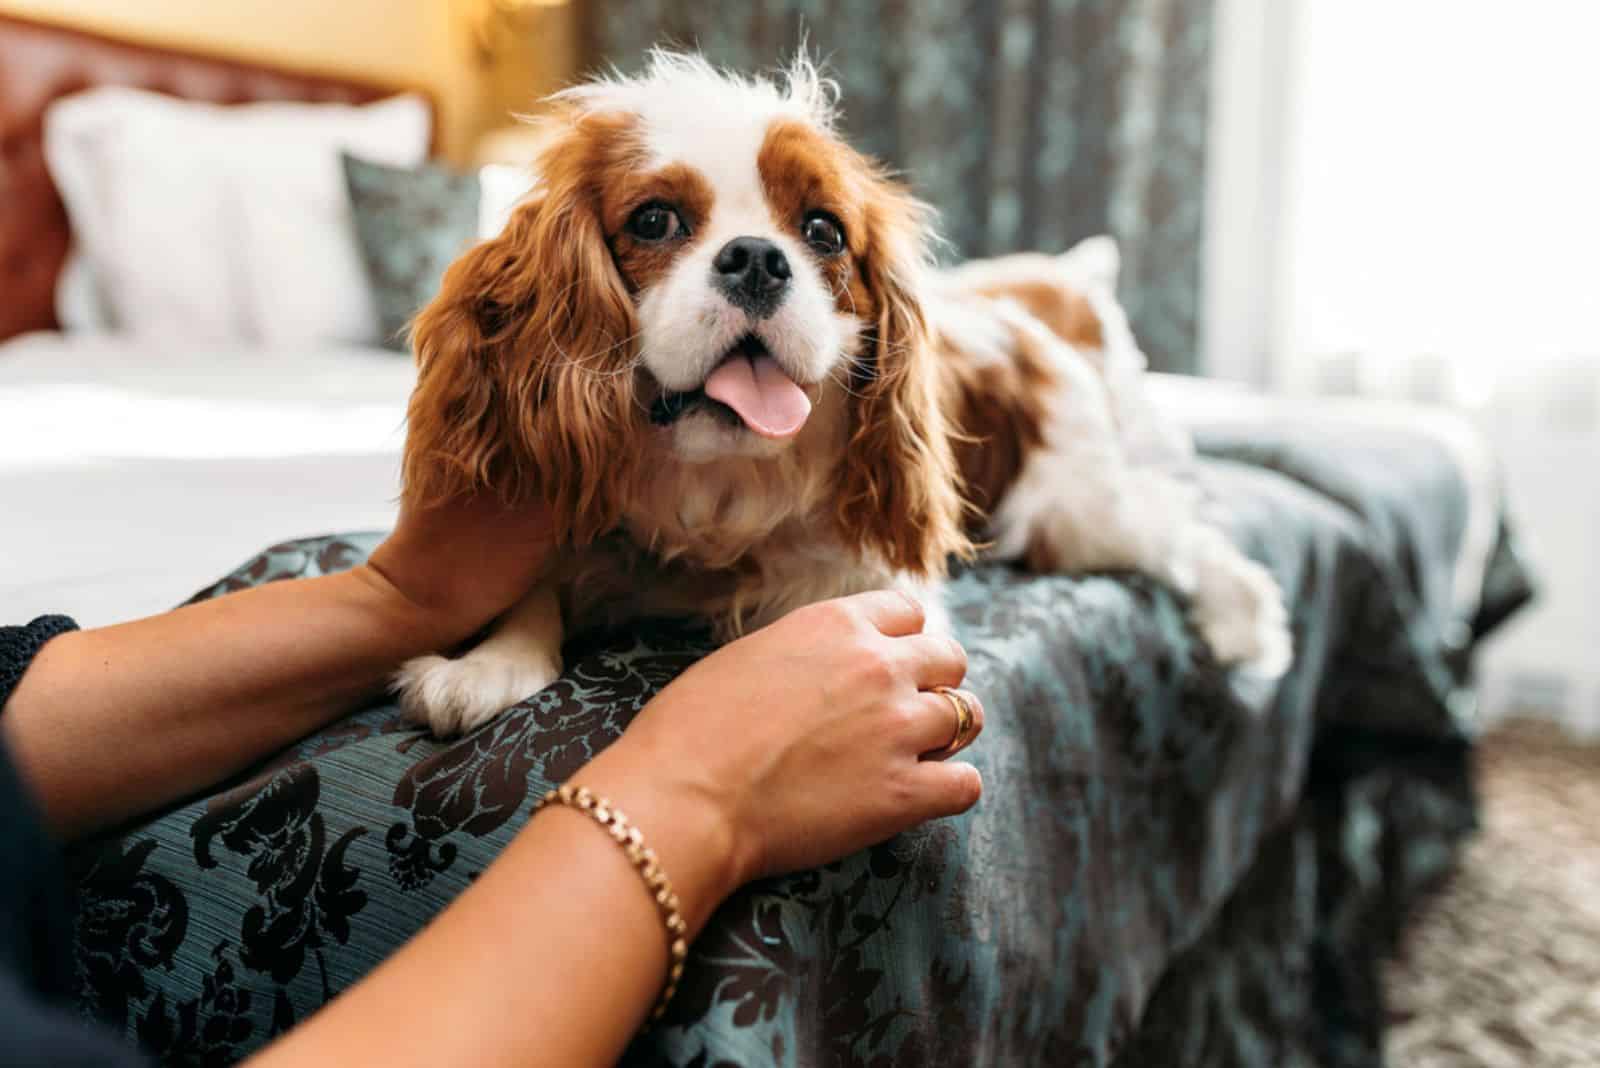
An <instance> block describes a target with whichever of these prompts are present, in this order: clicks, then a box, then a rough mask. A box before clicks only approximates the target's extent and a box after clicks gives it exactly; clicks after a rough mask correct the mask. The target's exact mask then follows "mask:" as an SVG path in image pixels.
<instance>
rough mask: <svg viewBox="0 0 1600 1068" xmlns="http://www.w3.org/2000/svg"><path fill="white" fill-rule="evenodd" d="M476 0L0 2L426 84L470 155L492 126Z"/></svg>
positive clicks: (457, 150)
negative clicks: (475, 32)
mask: <svg viewBox="0 0 1600 1068" xmlns="http://www.w3.org/2000/svg"><path fill="white" fill-rule="evenodd" d="M479 6H480V5H479V4H477V3H475V2H474V0H335V2H329V0H220V2H219V0H0V11H3V12H7V13H10V14H16V15H21V16H25V17H29V18H36V19H40V20H46V21H52V22H61V23H67V24H71V25H78V26H84V27H87V28H89V29H93V30H97V31H100V32H103V33H107V34H111V35H114V36H118V37H127V38H132V39H136V40H144V41H150V42H153V43H158V44H163V45H175V46H178V47H181V48H192V49H194V50H196V51H204V52H217V53H223V54H229V55H236V56H239V57H241V58H245V59H254V60H260V61H263V62H270V63H276V64H280V65H285V66H291V67H303V68H307V69H311V70H318V71H328V72H330V73H338V74H348V75H354V76H357V77H364V78H371V79H373V80H376V81H380V82H393V83H395V84H397V85H403V86H416V87H420V88H425V89H427V90H429V91H430V92H431V93H432V94H433V95H434V98H435V100H436V102H437V104H438V107H439V118H440V143H441V147H442V149H443V150H444V153H445V154H446V155H447V156H449V157H451V158H453V159H456V160H465V159H466V158H468V157H469V155H470V153H471V149H472V145H473V142H474V141H475V140H476V137H477V135H478V133H479V132H481V130H482V129H483V128H485V127H487V126H491V125H495V124H496V119H495V118H494V117H493V115H494V109H493V107H492V105H491V103H490V101H489V98H490V96H491V90H490V89H489V87H488V80H487V78H486V76H485V75H484V74H483V73H482V71H481V69H480V67H479V66H478V64H477V63H476V62H475V48H474V46H473V43H472V34H471V33H470V31H469V29H468V23H469V17H470V15H471V13H472V12H473V11H475V10H478V9H479Z"/></svg>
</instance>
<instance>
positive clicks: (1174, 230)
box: [586, 0, 1213, 371]
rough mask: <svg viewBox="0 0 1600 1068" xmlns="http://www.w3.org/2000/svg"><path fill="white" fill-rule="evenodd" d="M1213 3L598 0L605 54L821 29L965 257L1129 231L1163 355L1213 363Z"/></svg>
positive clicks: (754, 60)
mask: <svg viewBox="0 0 1600 1068" xmlns="http://www.w3.org/2000/svg"><path fill="white" fill-rule="evenodd" d="M1212 5H1213V0H590V2H589V4H588V5H587V12H586V21H587V29H588V37H589V41H588V43H589V47H590V52H591V55H590V58H591V60H593V61H594V62H604V63H614V64H616V65H617V66H618V67H620V68H622V69H623V70H629V69H632V68H635V67H637V66H638V65H639V63H640V60H641V57H642V56H643V53H644V51H645V49H646V48H648V47H649V46H651V45H653V44H657V43H667V44H674V45H680V46H685V45H687V46H694V47H698V48H699V49H701V50H702V51H704V52H705V53H706V55H707V56H709V57H710V58H711V59H712V60H713V61H715V62H717V63H720V64H725V65H728V66H733V67H738V68H741V69H744V70H759V69H765V68H771V67H773V66H775V65H776V64H777V63H778V62H779V61H780V59H782V58H785V57H786V56H787V55H789V54H791V53H792V52H793V51H794V49H795V47H796V46H797V44H798V43H799V40H800V36H801V34H802V32H803V33H804V34H805V35H806V37H807V38H808V39H809V41H810V43H811V48H812V50H813V52H814V53H815V54H819V55H820V56H821V57H822V58H823V59H824V60H825V61H826V62H827V64H828V66H829V67H830V68H831V72H832V73H833V75H834V76H835V77H837V78H838V80H839V82H840V84H841V86H842V87H843V90H844V123H845V128H846V132H847V133H848V134H849V135H850V137H851V138H852V140H853V142H854V143H855V144H856V145H857V146H859V147H861V148H863V149H865V150H867V151H870V152H872V153H873V154H875V155H877V156H878V157H879V158H881V159H884V160H886V161H888V162H889V163H891V164H892V165H894V166H895V167H897V168H899V169H900V170H901V171H902V172H903V173H904V174H905V176H906V177H907V178H908V179H909V180H910V182H911V183H912V185H914V186H915V187H916V189H917V190H918V192H919V193H920V194H921V195H922V196H923V197H924V198H925V199H927V200H929V201H931V202H932V203H933V204H934V205H936V206H937V207H938V208H939V210H940V212H941V214H942V217H943V230H944V233H945V236H946V237H947V238H949V239H950V241H951V242H952V245H953V249H954V254H955V255H960V256H981V255H988V254H992V253H998V252H1009V251H1016V250H1021V249H1038V250H1042V251H1054V250H1061V249H1065V248H1066V247H1068V246H1069V245H1070V244H1072V243H1073V242H1074V241H1077V240H1078V239H1080V238H1083V237H1087V236H1089V235H1091V234H1096V233H1111V234H1113V235H1115V236H1116V237H1117V239H1118V240H1119V241H1120V242H1121V245H1122V252H1123V275H1122V294H1121V295H1122V298H1123V300H1124V302H1125V303H1126V305H1127V307H1128V312H1129V316H1130V317H1131V319H1132V320H1133V326H1134V329H1135V330H1136V331H1137V332H1138V335H1139V338H1140V341H1141V342H1142V344H1143V346H1144V348H1145V351H1146V352H1147V353H1148V354H1149V356H1150V360H1151V363H1152V365H1153V366H1154V367H1155V368H1156V369H1158V370H1169V371H1193V370H1195V368H1196V365H1197V353H1196V341H1197V337H1198V332H1197V322H1196V320H1197V316H1198V311H1199V289H1200V251H1201V223H1202V206H1203V204H1204V200H1205V195H1204V181H1203V175H1204V168H1205V147H1206V146H1205V140H1206V110H1207V96H1208V92H1207V89H1208V72H1209V65H1210V53H1211V31H1212V19H1211V15H1212Z"/></svg>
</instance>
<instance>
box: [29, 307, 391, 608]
mask: <svg viewBox="0 0 1600 1068" xmlns="http://www.w3.org/2000/svg"><path fill="white" fill-rule="evenodd" d="M413 380H414V372H413V369H412V366H411V361H410V360H409V359H408V358H407V357H406V356H403V355H401V354H399V353H394V352H387V351H384V350H379V349H361V348H331V349H318V350H316V351H304V350H301V351H293V352H289V351H274V350H264V349H251V348H245V347H239V346H234V347H229V346H223V345H217V344H211V345H208V346H206V347H204V348H193V347H190V348H184V347H182V346H180V345H175V344H172V343H159V344H158V343H152V342H139V341H135V340H132V339H128V338H122V337H117V336H114V335H72V336H68V335H62V334H32V335H28V336H26V337H22V338H17V339H15V340H13V341H11V342H7V343H6V344H4V345H0V622H7V623H10V622H18V621H26V620H27V619H30V618H32V617H33V616H35V615H38V614H41V613H45V612H64V613H66V614H68V615H71V616H74V617H75V618H76V619H77V620H78V621H79V622H80V623H82V624H83V625H85V626H92V625H101V624H106V623H114V622H119V621H122V620H126V619H134V618H137V617H139V616H144V615H149V614H151V613H153V612H159V611H161V610H163V609H165V608H170V607H171V606H173V605H174V604H176V603H178V602H179V601H182V600H183V599H185V598H186V597H188V596H189V595H190V594H192V593H193V592H195V590H197V589H199V588H200V587H201V586H203V585H205V584H206V583H208V582H211V581H212V580H214V579H216V578H218V577H220V576H221V575H222V574H224V573H225V572H226V571H228V570H229V569H231V568H232V567H234V566H235V565H237V564H240V563H242V562H244V561H245V560H246V559H248V558H249V557H250V555H251V554H252V553H254V552H255V551H257V550H258V549H261V548H263V547H265V546H267V545H269V544H271V543H273V542H276V541H281V540H284V539H286V538H293V537H301V536H305V535H314V534H326V533H332V532H336V531H349V530H381V529H387V528H388V527H389V526H391V525H392V524H393V522H394V516H395V510H396V506H395V496H396V493H397V489H398V475H399V457H400V446H401V443H402V441H403V438H404V427H403V423H404V416H405V402H406V398H407V396H408V395H409V393H410V390H411V385H412V382H413Z"/></svg>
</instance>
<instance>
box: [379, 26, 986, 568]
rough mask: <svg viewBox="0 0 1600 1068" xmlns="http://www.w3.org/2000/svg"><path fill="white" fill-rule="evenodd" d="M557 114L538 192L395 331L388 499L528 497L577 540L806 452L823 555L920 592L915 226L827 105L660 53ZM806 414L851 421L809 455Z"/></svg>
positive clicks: (795, 80)
mask: <svg viewBox="0 0 1600 1068" xmlns="http://www.w3.org/2000/svg"><path fill="white" fill-rule="evenodd" d="M553 104H554V109H553V114H552V115H551V117H550V118H549V119H547V120H546V121H547V123H548V125H547V132H548V138H547V140H546V141H545V147H544V149H543V151H542V153H541V155H540V158H539V160H538V164H537V175H538V180H537V185H536V187H535V190H534V192H533V193H532V194H531V195H530V197H529V198H528V200H527V201H526V202H525V203H524V204H523V205H522V206H521V207H519V208H518V210H517V211H516V212H515V214H514V215H513V217H512V218H511V220H510V222H509V223H508V225H507V226H506V228H505V230H504V231H503V232H502V233H501V234H500V236H498V237H496V238H494V239H492V240H489V241H487V242H484V243H483V244H480V245H478V246H477V247H476V248H474V249H472V250H471V251H470V252H468V253H467V254H466V255H465V256H464V257H462V259H460V260H459V261H458V262H457V263H456V264H455V265H453V266H452V267H451V268H450V270H449V271H448V272H447V274H446V275H445V279H444V284H443V286H442V288H441V291H440V293H439V295H438V296H437V298H435V299H434V301H433V302H432V303H431V304H429V305H428V307H427V308H425V309H424V310H423V312H422V313H421V314H420V315H419V317H418V318H417V320H416V322H415V324H414V326H413V343H414V346H415V348H416V352H417V358H418V361H419V364H420V378H419V385H418V389H417V391H416V393H415V395H414V396H413V399H412V403H411V411H410V434H409V438H408V441H407V447H406V458H405V478H406V490H407V493H408V494H410V495H412V496H413V497H415V498H421V499H439V498H444V497H448V496H452V495H455V494H458V493H463V492H471V491H477V490H480V489H485V488H487V489H490V490H493V491H495V492H497V493H499V494H500V495H501V496H503V497H504V498H505V499H507V500H509V501H517V502H527V501H533V500H541V501H543V502H544V503H545V504H546V505H548V506H549V507H550V508H551V509H552V517H553V519H554V521H555V526H556V529H557V531H558V532H559V535H560V536H561V537H562V538H563V539H564V540H570V541H575V542H582V541H586V540H588V539H590V538H593V537H595V536H597V535H599V534H601V533H604V532H605V531H607V530H609V529H610V528H612V527H613V526H615V525H616V524H617V522H618V520H619V518H620V517H621V515H622V513H623V511H624V509H625V507H626V503H627V501H626V498H627V495H628V494H629V493H630V492H631V489H630V487H635V486H637V484H638V482H637V480H638V479H639V478H640V477H649V475H650V473H651V471H652V470H655V469H660V468H661V467H662V466H663V465H667V464H670V465H671V466H673V467H674V468H675V469H676V468H685V467H687V469H690V470H692V469H694V468H696V467H700V466H702V465H714V464H719V463H750V462H761V461H763V460H769V459H775V458H778V457H781V456H782V455H783V454H784V453H785V452H786V451H787V450H792V449H796V448H813V449H815V448H818V447H824V448H830V449H831V450H832V453H833V454H832V455H831V456H830V457H828V458H827V462H828V463H829V464H830V467H831V472H830V476H829V477H831V478H832V479H833V484H832V488H831V491H830V492H831V495H832V499H833V501H834V503H835V505H836V507H835V509H834V510H835V512H836V517H835V518H836V520H837V523H838V525H839V529H840V532H841V534H842V535H843V536H844V537H845V538H846V539H848V540H850V541H852V542H853V543H855V544H858V545H861V546H863V547H865V548H867V549H869V550H871V551H873V552H874V553H875V554H877V555H879V556H881V557H882V558H883V559H884V560H885V561H886V562H887V563H889V564H890V565H891V566H894V567H897V568H901V569H905V570H911V571H916V572H934V571H938V570H939V569H940V568H941V567H942V566H943V562H944V559H945V557H946V555H947V554H948V553H949V552H951V551H959V550H961V549H963V548H964V547H965V543H964V541H963V540H962V536H961V534H960V529H961V527H960V514H959V513H960V507H961V506H960V499H959V494H958V491H957V488H956V474H955V470H954V466H953V463H952V460H951V456H950V448H949V444H948V442H947V440H946V437H947V435H946V431H945V427H944V423H943V416H942V414H941V411H940V404H939V398H938V396H937V391H938V378H937V374H936V369H935V368H934V366H933V362H932V361H933V360H934V355H933V353H932V351H931V350H930V345H929V337H928V326H927V322H926V320H925V317H924V314H923V309H922V308H921V306H920V305H919V303H918V299H917V294H918V291H919V277H920V276H921V274H922V272H923V271H924V270H925V269H926V265H927V264H926V261H927V245H928V241H929V240H930V229H929V222H930V220H929V213H928V211H927V209H926V208H925V207H924V206H923V205H921V204H920V203H919V202H917V201H916V200H915V199H913V198H912V197H911V196H910V195H909V194H908V193H907V192H906V191H905V190H904V189H903V188H901V187H900V186H899V185H897V184H896V183H895V182H893V181H892V180H890V179H889V177H888V176H887V175H886V174H885V173H884V172H883V170H882V169H881V168H880V167H878V166H877V165H876V164H874V163H873V162H872V161H870V160H869V159H867V158H866V157H864V156H862V155H860V154H859V153H857V152H855V151H854V150H852V149H851V148H850V147H849V146H848V145H846V144H845V143H844V142H843V141H841V140H840V139H839V138H838V137H837V136H836V134H835V132H834V129H833V110H834V94H833V90H832V87H831V85H830V84H829V83H827V82H826V81H824V80H823V79H821V78H820V77H819V76H818V75H817V72H816V71H815V69H814V68H813V67H812V66H811V64H810V63H809V62H808V61H806V60H805V59H803V58H802V59H800V60H798V61H796V63H795V64H794V65H793V66H792V67H791V68H790V69H789V71H788V72H787V74H786V75H785V76H784V77H783V78H782V79H780V80H778V81H767V80H762V79H744V78H739V77H736V76H732V75H728V74H725V73H722V72H718V71H716V70H714V69H713V68H712V67H710V66H709V65H708V64H706V63H705V62H704V61H703V60H701V59H699V58H698V57H692V56H683V55H677V54H671V53H656V54H654V55H653V57H652V60H651V63H650V65H649V66H648V68H647V69H646V71H645V72H644V73H643V74H642V75H640V76H638V77H635V78H610V79H603V80H599V81H595V82H592V83H589V84H587V85H583V86H580V87H578V88H576V89H572V90H569V91H567V92H565V93H562V94H560V95H559V96H558V97H557V98H556V99H555V100H554V101H553ZM819 405H831V406H835V407H836V408H839V409H842V410H844V411H845V412H846V413H847V414H846V416H845V419H844V422H845V424H846V429H845V430H844V431H843V432H841V433H839V434H837V435H836V438H837V440H836V441H834V442H832V443H831V444H829V443H824V445H822V446H819V445H818V443H817V440H816V439H817V438H818V435H817V434H815V433H813V434H811V435H807V434H806V432H805V431H806V425H807V421H808V418H809V417H810V416H811V414H812V410H813V408H814V407H817V406H819ZM808 442H809V444H807V443H808Z"/></svg>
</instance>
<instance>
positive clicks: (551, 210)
mask: <svg viewBox="0 0 1600 1068" xmlns="http://www.w3.org/2000/svg"><path fill="white" fill-rule="evenodd" d="M606 128H607V127H606V124H605V123H603V122H594V121H591V122H588V123H585V124H573V125H571V126H569V127H567V128H566V132H565V133H564V134H563V135H562V136H559V137H557V138H555V139H554V140H553V141H552V142H551V143H550V144H549V146H548V147H547V148H546V150H545V151H544V152H543V153H542V154H541V157H540V160H539V164H538V173H539V175H540V181H539V185H538V187H537V189H536V191H535V193H534V194H533V196H532V197H531V198H530V199H529V201H528V202H527V203H524V204H523V205H521V206H520V207H519V208H517V210H516V211H515V212H514V213H513V214H512V216H511V219H510V221H509V222H508V223H507V224H506V227H505V229H504V230H503V231H502V232H501V233H500V234H499V236H497V237H494V238H491V239H490V240H488V241H484V242H482V243H480V244H479V245H477V246H476V247H474V248H472V249H471V250H469V251H468V252H467V253H466V254H465V255H463V256H462V257H461V258H460V259H459V260H457V261H456V262H455V263H454V264H452V265H451V267H450V269H449V270H448V271H446V272H445V276H444V281H443V283H442V285H441V286H440V289H439V293H438V295H437V296H436V297H434V299H433V300H432V301H431V302H430V303H429V304H428V305H427V306H426V307H425V308H424V309H423V310H422V312H421V313H420V314H419V315H418V316H417V317H416V319H415V321H414V322H413V323H412V327H411V340H412V346H413V348H414V349H415V351H416V356H417V364H418V375H417V386H416V390H415V391H414V392H413V393H412V396H411V404H410V408H409V412H408V424H409V425H408V430H407V436H406V445H405V456H404V464H403V477H404V493H405V497H406V500H407V501H408V502H410V503H413V504H420V505H427V504H436V503H439V502H442V501H445V500H448V499H450V498H453V497H458V496H462V495H466V494H472V493H478V492H483V491H488V492H492V493H494V494H495V495H496V496H497V497H499V498H500V499H501V500H502V501H504V502H506V503H507V504H512V505H524V504H531V503H534V502H540V503H542V504H544V505H545V506H547V507H548V508H549V509H550V511H551V518H552V520H553V524H554V529H555V533H556V536H557V539H558V541H561V542H568V541H579V542H582V541H587V540H589V539H591V538H593V537H595V536H597V535H598V534H600V533H604V532H605V531H606V530H608V529H610V528H611V527H612V526H614V525H615V523H616V521H617V514H618V510H619V508H620V505H621V501H622V499H623V496H624V486H625V483H626V478H627V473H628V471H629V469H630V462H629V461H630V459H631V458H632V457H633V456H635V455H636V454H637V451H638V450H637V449H633V448H630V443H629V440H628V438H629V435H630V433H631V432H633V431H634V430H636V428H637V422H638V421H637V418H636V406H635V402H634V396H633V389H634V386H633V375H631V374H629V373H628V368H629V367H630V366H631V363H632V360H633V358H634V353H633V349H632V340H631V339H632V338H633V337H634V336H635V335H636V334H637V329H636V327H635V325H634V313H633V302H632V300H631V298H630V297H629V295H628V291H627V288H626V286H625V285H624V284H623V281H622V279H621V277H620V276H619V275H618V272H617V268H616V266H615V264H614V263H613V261H612V258H611V252H610V249H609V248H608V246H607V244H606V238H605V233H604V230H603V228H602V226H601V223H600V217H599V208H598V203H597V201H598V197H599V188H600V184H601V182H603V170H602V168H603V167H604V165H605V162H606V152H605V151H603V146H602V145H601V144H600V143H599V142H598V140H597V139H599V138H601V137H603V136H604V134H605V133H606Z"/></svg>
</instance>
